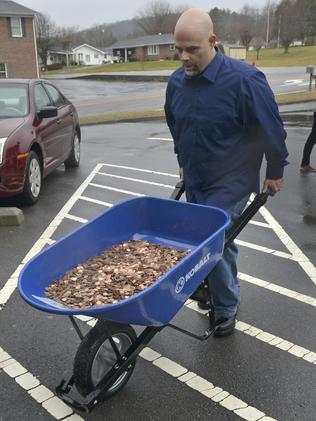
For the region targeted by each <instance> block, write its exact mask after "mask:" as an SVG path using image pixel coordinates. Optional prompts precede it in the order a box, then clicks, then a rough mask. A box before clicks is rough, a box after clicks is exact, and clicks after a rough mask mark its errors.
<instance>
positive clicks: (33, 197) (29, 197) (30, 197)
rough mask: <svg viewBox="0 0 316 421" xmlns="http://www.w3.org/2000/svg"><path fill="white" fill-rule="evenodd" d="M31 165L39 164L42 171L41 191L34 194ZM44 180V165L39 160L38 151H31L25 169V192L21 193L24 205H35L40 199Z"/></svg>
mask: <svg viewBox="0 0 316 421" xmlns="http://www.w3.org/2000/svg"><path fill="white" fill-rule="evenodd" d="M31 165H37V166H38V168H39V171H40V174H39V192H38V193H37V194H34V193H33V192H32V184H31V180H30V166H31ZM42 181H43V175H42V167H41V162H40V160H39V157H38V155H37V153H36V152H34V151H30V153H29V155H28V157H27V162H26V171H25V181H24V188H23V192H22V193H21V195H20V198H21V201H22V204H23V205H28V206H31V205H34V203H36V202H37V201H38V199H39V195H40V191H41V188H42Z"/></svg>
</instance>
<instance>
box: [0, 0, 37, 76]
mask: <svg viewBox="0 0 316 421" xmlns="http://www.w3.org/2000/svg"><path fill="white" fill-rule="evenodd" d="M35 15H36V12H35V11H34V10H31V9H29V8H27V7H24V6H22V5H20V4H18V3H16V2H14V1H9V0H0V78H37V77H39V74H38V62H37V48H36V37H35V25H34V18H35Z"/></svg>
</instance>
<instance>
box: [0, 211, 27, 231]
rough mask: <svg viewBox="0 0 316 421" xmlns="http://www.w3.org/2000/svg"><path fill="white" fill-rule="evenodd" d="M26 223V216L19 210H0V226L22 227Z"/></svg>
mask: <svg viewBox="0 0 316 421" xmlns="http://www.w3.org/2000/svg"><path fill="white" fill-rule="evenodd" d="M23 221H24V215H23V212H22V210H21V209H18V208H0V226H1V227H5V226H13V225H21V224H22V222H23Z"/></svg>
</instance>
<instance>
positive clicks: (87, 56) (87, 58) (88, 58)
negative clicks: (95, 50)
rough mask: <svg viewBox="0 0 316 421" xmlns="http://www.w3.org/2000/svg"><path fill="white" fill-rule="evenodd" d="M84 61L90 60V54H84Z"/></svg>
mask: <svg viewBox="0 0 316 421" xmlns="http://www.w3.org/2000/svg"><path fill="white" fill-rule="evenodd" d="M86 62H87V63H89V62H90V54H86Z"/></svg>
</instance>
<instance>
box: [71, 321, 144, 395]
mask: <svg viewBox="0 0 316 421" xmlns="http://www.w3.org/2000/svg"><path fill="white" fill-rule="evenodd" d="M109 336H111V337H112V338H113V340H114V342H115V344H116V346H117V348H118V350H119V352H120V353H121V354H123V353H124V352H125V351H126V350H127V349H128V348H129V346H130V345H131V344H132V343H133V342H134V341H135V340H136V338H137V336H136V333H135V331H134V329H133V328H132V327H131V326H129V325H123V324H120V323H116V322H111V321H102V320H100V321H98V322H97V324H96V325H95V326H94V327H93V328H92V329H91V330H90V331H89V332H88V333H87V335H86V336H85V337H84V338H83V340H82V342H81V344H80V345H79V348H78V350H77V353H76V356H75V360H74V371H73V374H74V383H75V385H76V387H77V389H78V390H79V392H80V393H81V394H82V395H84V396H86V395H88V394H89V393H91V391H92V390H93V389H94V388H95V386H96V385H97V384H98V383H99V382H100V381H101V380H102V379H103V378H104V376H105V375H106V374H107V373H108V372H109V371H110V369H111V368H112V367H113V365H114V364H115V362H116V361H117V357H116V354H115V352H114V350H113V348H112V345H111V343H110V340H109ZM135 364H136V359H134V360H133V361H131V363H130V365H129V369H128V370H126V371H124V372H123V373H122V374H121V375H120V377H119V378H118V379H117V380H115V381H114V383H113V384H112V385H110V387H109V388H108V389H107V390H105V391H104V392H102V394H101V399H103V400H104V399H108V398H110V397H112V396H113V395H115V394H116V393H118V392H119V391H120V390H121V389H122V388H123V387H124V386H125V384H126V383H127V381H128V380H129V378H130V376H131V375H132V372H133V370H134V367H135Z"/></svg>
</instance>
